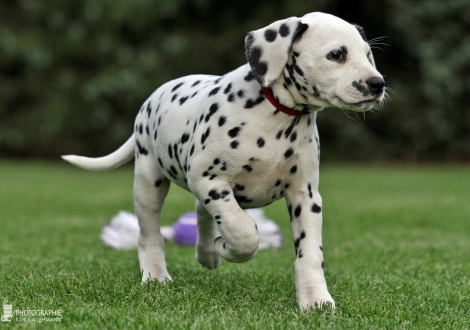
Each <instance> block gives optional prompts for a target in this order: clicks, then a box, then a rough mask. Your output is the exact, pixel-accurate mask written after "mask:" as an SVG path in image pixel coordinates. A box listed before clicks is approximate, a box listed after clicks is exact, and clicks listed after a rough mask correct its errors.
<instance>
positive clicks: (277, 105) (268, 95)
mask: <svg viewBox="0 0 470 330" xmlns="http://www.w3.org/2000/svg"><path fill="white" fill-rule="evenodd" d="M261 89H262V90H263V93H264V95H265V96H266V98H267V99H268V100H269V102H271V104H272V105H274V107H275V108H276V109H278V110H279V111H281V112H284V113H285V114H287V115H289V116H296V117H298V116H303V115H308V114H309V113H308V112H303V111H298V110H294V109H292V108H288V107H286V106H284V105H282V104H281V103H279V102H278V101H277V100H276V98H275V97H274V95H273V92H272V91H271V89H270V88H268V87H263V86H261Z"/></svg>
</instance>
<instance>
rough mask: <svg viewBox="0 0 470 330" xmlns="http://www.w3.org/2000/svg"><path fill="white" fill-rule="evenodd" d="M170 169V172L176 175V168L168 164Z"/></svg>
mask: <svg viewBox="0 0 470 330" xmlns="http://www.w3.org/2000/svg"><path fill="white" fill-rule="evenodd" d="M170 171H171V173H173V174H174V175H178V171H177V170H176V168H175V167H174V166H170Z"/></svg>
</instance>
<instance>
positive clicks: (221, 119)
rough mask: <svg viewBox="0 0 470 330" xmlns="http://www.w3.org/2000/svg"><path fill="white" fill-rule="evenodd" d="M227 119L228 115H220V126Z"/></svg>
mask: <svg viewBox="0 0 470 330" xmlns="http://www.w3.org/2000/svg"><path fill="white" fill-rule="evenodd" d="M226 121H227V117H225V116H220V118H219V127H220V126H223V125H224V124H225V122H226Z"/></svg>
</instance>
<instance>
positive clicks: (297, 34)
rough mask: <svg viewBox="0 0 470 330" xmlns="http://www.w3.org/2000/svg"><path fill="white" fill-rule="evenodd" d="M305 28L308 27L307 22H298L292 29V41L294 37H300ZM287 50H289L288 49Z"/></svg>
mask: <svg viewBox="0 0 470 330" xmlns="http://www.w3.org/2000/svg"><path fill="white" fill-rule="evenodd" d="M307 29H308V24H305V23H302V22H299V24H298V25H297V28H296V29H295V31H294V35H293V36H292V41H294V40H295V39H297V38H298V37H300V36H301V35H302V33H304V32H305V30H307ZM289 52H290V50H289Z"/></svg>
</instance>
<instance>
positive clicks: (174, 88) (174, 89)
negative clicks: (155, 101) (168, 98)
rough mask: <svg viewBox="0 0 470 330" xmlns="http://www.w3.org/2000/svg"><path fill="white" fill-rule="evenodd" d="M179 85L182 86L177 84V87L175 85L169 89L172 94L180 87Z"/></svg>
mask: <svg viewBox="0 0 470 330" xmlns="http://www.w3.org/2000/svg"><path fill="white" fill-rule="evenodd" d="M181 85H183V83H179V84H178V85H176V86H175V87H173V88H172V89H171V91H172V92H174V91H176V90H177V89H178V88H180V87H181Z"/></svg>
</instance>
